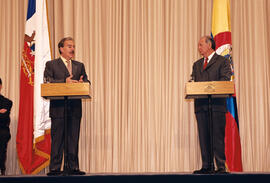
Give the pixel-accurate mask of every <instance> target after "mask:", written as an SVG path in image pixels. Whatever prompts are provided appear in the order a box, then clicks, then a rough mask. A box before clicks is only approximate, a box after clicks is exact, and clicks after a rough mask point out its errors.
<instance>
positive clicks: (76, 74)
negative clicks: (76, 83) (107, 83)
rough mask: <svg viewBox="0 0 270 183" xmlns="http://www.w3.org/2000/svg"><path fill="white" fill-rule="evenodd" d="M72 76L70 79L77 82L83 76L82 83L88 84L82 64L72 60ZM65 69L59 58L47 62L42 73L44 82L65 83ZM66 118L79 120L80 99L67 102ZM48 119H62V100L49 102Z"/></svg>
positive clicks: (66, 73)
mask: <svg viewBox="0 0 270 183" xmlns="http://www.w3.org/2000/svg"><path fill="white" fill-rule="evenodd" d="M71 63H72V75H73V77H72V78H71V79H73V80H79V79H80V76H81V75H83V81H84V82H90V81H89V80H88V79H87V75H86V72H85V68H84V64H83V63H81V62H78V61H75V60H72V62H71ZM69 76H70V74H69V72H68V69H67V67H66V66H65V64H64V63H63V61H62V60H61V58H58V59H55V60H51V61H48V62H47V63H46V67H45V71H44V80H46V81H47V82H50V83H65V82H66V78H67V77H69ZM68 116H72V117H75V118H81V116H82V103H81V99H72V100H68ZM50 117H51V118H64V100H51V102H50Z"/></svg>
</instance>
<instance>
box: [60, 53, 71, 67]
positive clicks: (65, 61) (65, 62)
mask: <svg viewBox="0 0 270 183" xmlns="http://www.w3.org/2000/svg"><path fill="white" fill-rule="evenodd" d="M60 58H61V60H62V61H63V62H64V64H65V65H67V61H68V60H67V59H65V58H64V57H62V55H60ZM70 61H71V60H70Z"/></svg>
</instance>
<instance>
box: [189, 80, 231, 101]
mask: <svg viewBox="0 0 270 183" xmlns="http://www.w3.org/2000/svg"><path fill="white" fill-rule="evenodd" d="M185 94H186V97H185V98H186V99H198V98H208V95H212V97H213V98H214V97H217V98H224V97H227V96H229V95H232V94H234V82H232V81H205V82H188V83H186V88H185Z"/></svg>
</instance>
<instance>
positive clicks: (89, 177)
mask: <svg viewBox="0 0 270 183" xmlns="http://www.w3.org/2000/svg"><path fill="white" fill-rule="evenodd" d="M267 180H270V172H269V173H260V172H245V173H230V174H225V175H216V174H209V175H194V174H192V173H141V174H116V173H113V174H108V173H106V174H86V175H83V176H50V177H48V176H46V175H44V176H41V175H21V176H10V175H9V176H0V183H54V182H55V183H58V182H60V183H71V182H72V183H73V182H74V183H75V182H76V183H84V182H91V183H102V182H110V183H112V182H113V183H114V182H118V183H119V182H121V183H122V182H125V183H126V182H139V183H142V182H154V183H156V182H164V183H168V182H182V181H188V182H197V181H203V182H204V181H207V183H209V182H217V181H221V182H223V181H226V182H227V183H231V181H233V182H235V181H241V182H242V181H248V182H249V181H255V182H257V181H266V182H267Z"/></svg>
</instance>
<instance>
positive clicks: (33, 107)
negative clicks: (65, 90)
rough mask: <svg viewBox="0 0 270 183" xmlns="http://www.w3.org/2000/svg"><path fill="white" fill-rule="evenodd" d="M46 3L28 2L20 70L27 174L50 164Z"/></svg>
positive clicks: (22, 160)
mask: <svg viewBox="0 0 270 183" xmlns="http://www.w3.org/2000/svg"><path fill="white" fill-rule="evenodd" d="M46 6H47V5H46V0H29V1H28V10H27V19H26V24H25V36H24V48H23V53H22V58H21V61H20V62H21V70H20V104H19V120H18V129H17V137H16V144H17V154H18V159H19V164H20V168H21V170H22V172H23V173H24V174H36V173H38V172H40V171H41V170H42V169H43V168H45V167H46V166H48V165H49V160H50V151H51V145H50V144H51V139H50V128H51V120H50V118H49V101H46V100H44V99H43V98H42V97H41V92H40V85H41V83H43V72H44V68H45V63H46V61H48V60H51V49H50V41H49V31H48V19H47V8H46Z"/></svg>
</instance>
